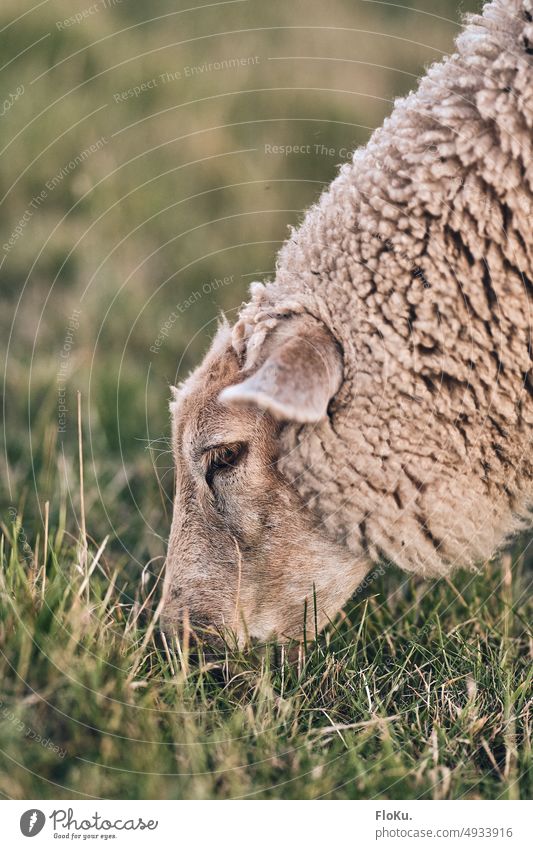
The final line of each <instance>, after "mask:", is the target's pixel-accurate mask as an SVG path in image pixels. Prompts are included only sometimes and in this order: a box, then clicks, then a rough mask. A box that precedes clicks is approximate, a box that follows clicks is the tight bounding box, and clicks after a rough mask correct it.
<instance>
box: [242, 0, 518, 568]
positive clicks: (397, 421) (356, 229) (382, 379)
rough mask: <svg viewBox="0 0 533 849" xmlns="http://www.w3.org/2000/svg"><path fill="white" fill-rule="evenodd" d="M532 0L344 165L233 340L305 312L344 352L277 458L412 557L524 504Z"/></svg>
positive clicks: (333, 515) (434, 562)
mask: <svg viewBox="0 0 533 849" xmlns="http://www.w3.org/2000/svg"><path fill="white" fill-rule="evenodd" d="M532 11H533V2H532V0H500V2H499V1H498V0H495V2H493V3H491V4H490V5H488V6H486V7H485V9H484V12H483V15H482V16H477V17H475V18H473V19H472V20H471V21H470V23H469V25H468V27H467V28H466V30H465V31H464V32H463V33H462V35H461V36H460V38H459V39H458V42H457V53H455V54H454V55H453V56H451V57H450V58H448V59H447V60H445V61H444V62H442V63H440V64H438V65H436V66H434V67H432V68H431V69H430V71H429V72H428V74H427V76H426V77H425V78H424V79H423V80H422V82H421V84H420V86H419V89H418V91H416V92H415V93H412V94H410V95H409V96H408V97H406V98H404V99H402V100H400V101H398V102H397V103H396V105H395V108H394V111H393V113H392V115H391V117H390V118H389V119H388V120H387V121H386V122H385V124H384V126H383V127H382V128H381V129H379V130H378V131H377V132H376V133H375V134H374V135H373V137H372V139H371V140H370V142H369V144H368V145H367V146H366V148H364V149H363V150H361V151H357V152H356V153H355V155H354V159H353V163H350V164H348V165H345V166H343V167H342V169H341V171H340V173H339V176H338V177H337V179H336V180H335V181H334V182H333V183H332V185H331V186H330V187H329V189H328V190H327V191H326V192H325V193H324V194H323V195H322V197H321V198H320V200H319V202H318V204H317V205H316V206H314V207H313V208H312V209H311V210H310V211H309V212H308V213H307V216H306V218H305V220H304V222H303V224H302V226H301V227H300V228H299V229H298V230H297V231H295V232H294V233H293V235H292V237H291V238H290V240H289V241H288V242H287V243H286V245H285V246H284V248H283V249H282V251H281V253H280V256H279V261H278V267H277V273H276V278H275V280H274V281H273V282H271V283H268V284H266V285H262V284H255V288H254V290H253V295H252V299H251V301H250V303H249V304H248V305H247V306H245V307H244V309H243V311H242V312H241V317H240V321H239V322H238V324H237V326H236V329H235V336H234V340H235V345H236V347H237V348H240V350H241V351H242V350H243V347H244V346H243V344H242V343H243V342H245V343H246V357H247V364H248V365H252V364H253V361H254V357H255V356H256V353H257V352H259V351H260V349H261V344H262V342H263V340H264V338H265V335H266V334H268V332H269V330H270V329H271V328H272V327H273V326H274V325H275V324H276V323H277V322H279V321H283V320H284V318H285V317H286V316H288V315H293V314H295V313H296V314H297V313H302V312H304V313H305V312H306V313H309V314H311V315H313V316H315V317H316V318H318V319H320V320H321V321H323V322H324V323H325V324H326V326H327V327H328V328H329V329H330V330H331V332H332V334H333V335H334V336H335V338H336V339H337V340H338V341H339V342H340V344H341V346H342V349H343V353H344V380H343V384H342V387H341V390H340V392H339V393H338V395H337V396H336V397H335V399H334V401H333V403H332V405H331V409H330V415H329V417H328V418H327V419H325V420H324V421H323V422H321V423H319V424H318V425H304V426H302V428H300V429H296V428H294V427H293V428H288V429H287V433H286V436H285V444H284V446H283V449H284V450H283V454H282V458H281V460H280V466H281V469H282V471H283V472H284V474H285V475H286V476H287V477H288V478H289V480H290V481H291V482H292V483H293V485H294V487H295V488H296V489H297V490H298V492H299V493H300V494H301V495H302V496H303V497H304V498H305V500H306V501H307V503H308V504H309V506H310V507H311V509H312V510H313V511H314V512H315V514H316V515H317V516H318V517H319V518H320V520H321V521H323V522H324V524H325V526H326V528H327V529H328V530H329V531H330V533H331V534H332V536H334V537H335V538H336V539H342V541H343V542H345V543H346V544H347V545H348V547H349V548H350V549H351V550H352V551H353V552H354V553H356V554H361V553H364V552H368V554H369V556H370V557H371V558H372V559H375V558H377V557H380V556H383V555H384V556H386V557H387V558H390V559H392V560H394V561H395V562H396V563H397V564H398V565H400V566H401V567H402V568H404V569H406V570H409V571H417V572H419V573H421V574H426V575H429V574H433V575H437V574H446V573H448V572H449V571H450V570H451V568H452V567H453V566H454V565H469V564H475V563H476V562H478V561H480V560H483V559H486V558H488V557H490V556H491V555H492V554H493V553H494V551H495V549H496V548H497V547H498V546H500V545H501V544H502V542H503V541H504V540H505V538H506V536H507V535H508V534H509V533H510V532H512V531H514V530H516V529H517V528H518V527H520V526H524V525H525V524H527V523H528V522H530V520H531V513H530V512H529V509H528V508H530V506H531V496H532V491H533V484H532V481H533V462H532V459H533V458H532V455H531V447H532V423H533V403H532V402H533V381H532V378H531V371H530V369H531V350H532V344H531V326H532V317H533V310H532V307H533V283H532V280H533V256H532V250H531V243H530V229H531V221H532V215H533V192H532V186H533V156H532V127H533V69H532V64H533V56H532V53H533V23H532V22H531V20H532V15H531V13H532Z"/></svg>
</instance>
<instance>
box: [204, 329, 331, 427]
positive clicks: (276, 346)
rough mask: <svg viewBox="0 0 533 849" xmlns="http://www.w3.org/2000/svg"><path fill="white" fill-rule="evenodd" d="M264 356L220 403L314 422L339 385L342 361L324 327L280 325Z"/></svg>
mask: <svg viewBox="0 0 533 849" xmlns="http://www.w3.org/2000/svg"><path fill="white" fill-rule="evenodd" d="M265 348H266V349H267V353H266V357H264V358H263V362H262V364H261V365H260V366H259V368H258V369H257V370H256V371H255V372H254V373H253V374H251V375H250V376H249V377H247V378H246V379H245V380H243V381H242V383H237V384H235V385H234V386H228V387H227V388H226V389H224V390H223V391H222V392H221V393H220V396H219V398H220V400H221V401H222V402H223V403H224V404H239V405H243V404H253V405H255V406H256V407H259V408H260V409H263V410H268V411H269V412H270V413H271V414H272V415H273V416H275V418H277V419H280V420H281V421H293V422H302V423H305V422H318V421H319V420H320V419H322V418H323V417H324V416H325V415H326V412H327V408H328V404H329V402H330V400H331V398H332V397H333V395H335V393H336V392H337V390H338V388H339V386H340V384H341V380H342V357H341V353H340V350H339V347H338V345H337V344H336V342H335V340H334V339H333V337H332V336H331V334H330V333H329V331H327V330H326V328H325V327H324V325H322V324H319V323H318V322H316V321H313V322H312V323H311V322H305V321H304V322H303V323H302V322H300V323H299V324H296V326H294V325H291V322H286V323H282V325H281V327H278V328H277V329H276V331H275V332H274V333H273V334H272V335H271V338H270V339H267V340H266V342H265Z"/></svg>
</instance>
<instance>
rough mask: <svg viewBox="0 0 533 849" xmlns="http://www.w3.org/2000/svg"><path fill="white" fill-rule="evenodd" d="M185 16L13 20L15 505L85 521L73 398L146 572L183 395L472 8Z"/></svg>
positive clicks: (100, 483) (104, 504)
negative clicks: (220, 337)
mask: <svg viewBox="0 0 533 849" xmlns="http://www.w3.org/2000/svg"><path fill="white" fill-rule="evenodd" d="M189 5H190V4H188V3H183V2H179V3H171V2H169V0H155V2H151V3H145V2H141V0H121V2H118V0H98V2H95V3H92V4H91V3H90V2H88V0H82V2H70V0H69V2H66V0H65V2H63V0H61V1H60V0H48V2H46V0H45V2H41V3H39V4H37V5H35V7H34V8H32V6H31V4H29V3H28V4H26V3H20V2H16V0H3V2H2V5H1V9H0V30H1V32H0V39H1V41H0V49H1V54H0V56H1V58H0V68H1V78H2V92H3V105H2V107H1V110H0V111H1V112H2V115H1V121H2V124H1V126H2V133H1V162H2V168H1V172H0V180H1V186H0V195H1V204H2V216H1V226H2V237H1V239H0V246H1V248H0V261H1V263H2V264H1V267H0V278H1V298H2V304H1V310H0V321H1V332H2V336H1V338H2V343H3V344H2V351H3V363H2V366H3V374H4V399H5V401H4V437H5V446H6V447H5V452H2V455H1V458H0V464H1V466H0V475H1V480H2V490H3V502H4V503H3V504H2V511H3V512H2V515H4V511H5V509H7V508H8V507H9V506H10V505H11V506H12V507H14V508H15V509H17V510H22V509H24V529H25V533H26V534H27V535H28V537H32V535H33V534H35V532H36V531H38V530H39V528H41V526H42V509H43V505H44V503H45V501H47V500H49V501H50V515H51V524H52V525H54V526H59V527H65V525H66V526H67V528H68V527H70V530H71V531H72V532H75V531H76V517H77V516H78V513H79V499H78V495H77V493H78V485H77V433H76V403H77V401H76V398H77V396H76V393H77V390H80V391H81V393H82V409H83V426H84V452H85V464H86V468H85V478H86V480H85V488H86V511H87V529H88V532H89V533H90V534H91V535H92V536H93V537H94V538H95V539H97V540H101V539H102V538H103V537H104V535H106V534H110V535H111V538H110V543H109V547H108V551H111V552H113V553H114V555H115V557H116V558H117V561H118V562H122V564H123V565H126V564H128V568H131V569H135V565H134V564H138V566H139V567H140V566H141V565H143V564H145V563H146V562H147V560H148V559H150V558H156V557H161V556H162V555H163V553H164V543H165V539H166V536H167V534H168V530H169V523H170V500H171V493H172V469H171V459H170V455H169V453H168V445H167V443H166V442H165V437H168V433H169V427H168V411H167V400H168V396H169V390H168V386H169V384H171V383H174V382H175V381H176V380H179V379H180V378H182V377H183V376H184V375H186V374H187V372H188V370H189V369H190V368H191V367H192V366H193V365H194V364H195V363H197V362H198V360H199V358H200V357H201V355H202V352H203V351H204V350H205V348H206V346H207V345H208V343H209V338H210V337H211V336H212V334H213V332H214V328H215V323H216V317H217V314H218V312H219V311H220V310H221V309H223V310H225V311H226V312H227V314H228V315H229V317H230V318H231V317H233V316H234V315H235V312H236V310H237V309H238V307H239V305H240V304H241V302H242V300H243V299H244V298H245V297H246V291H247V286H248V284H249V282H250V281H251V280H253V279H254V278H260V277H262V276H265V275H268V274H270V273H271V272H272V271H273V269H274V267H275V257H276V253H277V251H278V249H279V247H280V245H281V243H282V242H283V240H284V239H285V238H286V237H287V234H288V228H289V226H291V225H295V224H297V223H298V221H299V220H300V219H301V217H302V215H303V212H304V210H305V209H306V207H308V205H309V204H311V203H312V202H313V201H314V200H315V199H316V198H317V196H318V195H319V193H320V191H321V189H322V187H323V186H324V185H325V184H327V183H328V182H329V181H330V180H331V179H332V178H333V177H334V176H335V174H336V171H337V168H338V166H339V165H340V164H341V163H342V162H343V161H345V160H346V158H347V156H348V155H349V151H350V150H352V149H353V148H355V147H357V146H358V145H361V144H364V143H365V141H366V140H367V139H368V137H369V135H370V133H371V131H372V129H373V128H374V127H376V126H378V125H379V124H380V123H381V122H382V120H383V118H384V116H385V115H387V114H388V113H389V112H390V110H391V106H392V102H393V100H394V98H395V97H397V96H399V95H402V94H404V93H406V92H407V91H409V90H410V89H411V88H412V87H413V86H414V85H415V83H416V78H417V76H418V75H420V73H422V72H423V71H424V68H425V67H427V66H428V65H429V64H430V63H432V62H433V61H436V60H438V59H439V58H440V57H441V56H442V54H443V52H447V51H449V50H450V49H451V48H452V46H453V38H454V36H455V34H456V33H457V31H458V29H459V23H458V21H459V20H460V18H461V14H462V13H464V12H465V11H469V10H472V9H475V8H476V7H477V6H478V5H479V4H477V3H474V2H471V0H468V3H466V4H462V5H461V8H459V7H458V6H457V3H456V2H454V0H439V2H437V0H435V2H433V1H432V0H431V1H430V0H427V1H426V2H416V3H414V4H411V5H410V6H407V5H405V6H404V5H401V4H399V3H392V2H391V3H388V2H387V3H386V2H366V0H365V1H364V2H363V0H329V2H323V0H306V2H296V1H293V2H271V3H265V2H261V0H228V2H218V3H208V4H204V5H202V4H195V5H194V6H193V7H192V8H188V6H189ZM288 146H289V147H290V148H294V147H295V146H298V148H299V149H298V150H297V151H294V150H292V152H288V151H287V147H288ZM61 405H62V407H63V408H66V410H65V409H60V407H61ZM61 414H63V415H62V416H61ZM65 517H66V518H65ZM131 574H134V572H132V573H131Z"/></svg>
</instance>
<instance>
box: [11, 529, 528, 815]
mask: <svg viewBox="0 0 533 849" xmlns="http://www.w3.org/2000/svg"><path fill="white" fill-rule="evenodd" d="M48 540H49V548H48V554H47V557H46V569H45V568H44V559H45V558H44V555H43V553H42V552H43V549H42V545H41V546H40V551H41V554H40V556H39V554H38V550H37V549H38V548H39V546H38V545H37V544H36V545H35V546H34V547H33V551H30V547H29V546H30V544H29V542H28V541H27V538H26V536H25V532H24V530H23V523H22V521H21V518H20V517H18V516H17V517H16V519H15V521H14V523H13V524H12V525H11V527H9V528H8V527H5V528H4V535H3V538H2V547H1V557H2V570H1V585H0V623H1V624H0V649H1V659H0V676H1V680H2V682H3V686H2V696H1V701H2V704H1V706H0V750H1V751H2V755H1V760H0V792H1V793H2V794H3V795H5V796H7V797H15V798H72V797H74V798H77V797H79V798H86V797H92V796H95V797H107V798H109V797H110V798H180V799H184V798H185V799H189V798H241V797H252V798H262V799H270V798H284V799H311V798H317V797H318V798H335V799H344V798H383V799H400V798H422V799H424V798H436V799H443V798H455V799H457V798H468V799H471V798H485V799H486V798H492V799H497V798H512V799H516V798H529V797H530V796H531V791H532V786H531V785H532V778H533V772H532V763H531V702H532V699H531V693H532V690H531V678H532V674H533V666H532V664H531V648H532V638H531V632H530V631H529V630H528V624H527V623H528V622H530V621H531V603H530V602H528V600H527V593H526V590H527V582H528V575H527V572H526V570H525V567H524V560H523V558H522V557H518V558H517V559H516V560H515V561H514V562H512V558H511V556H510V555H505V556H504V557H503V558H502V559H501V561H498V562H493V563H491V564H489V565H488V566H487V568H486V570H485V571H484V572H483V573H482V574H479V575H472V574H468V573H463V574H459V575H458V576H457V577H456V579H455V580H454V582H453V583H452V582H451V581H448V582H446V581H439V582H433V583H424V582H419V581H417V580H414V579H412V578H408V579H406V577H405V576H403V575H400V574H399V573H398V572H396V571H395V570H393V569H390V570H388V571H387V573H386V574H385V575H380V574H376V580H375V581H371V582H369V584H368V585H367V588H366V590H365V591H364V592H363V593H360V594H359V595H356V597H355V598H354V599H353V601H352V603H351V604H350V605H349V606H348V608H347V609H346V611H345V613H344V614H343V615H342V616H341V617H340V619H339V621H338V622H337V623H335V624H332V625H331V626H330V627H329V628H328V629H327V631H326V633H325V634H323V635H321V636H320V637H319V639H318V641H316V642H315V641H312V642H309V643H308V645H307V646H306V647H301V649H300V652H299V657H297V658H292V659H291V660H289V659H288V656H287V653H286V652H285V651H284V650H283V651H282V650H281V649H280V648H279V647H274V646H272V647H269V648H268V650H266V651H263V652H261V653H257V652H256V653H242V652H240V651H238V650H235V649H233V650H232V649H230V648H228V649H227V650H226V652H225V653H224V654H221V655H220V656H219V657H215V658H213V657H212V656H211V657H210V658H209V659H208V658H206V656H205V653H204V651H203V649H199V650H198V651H196V652H195V653H194V654H192V653H190V652H189V651H188V650H187V648H186V647H185V646H181V645H180V644H179V643H178V642H170V643H169V642H168V641H166V640H165V639H164V638H162V637H161V636H160V635H159V633H158V631H157V627H155V626H156V620H157V598H158V587H157V583H158V575H157V570H155V571H154V572H153V573H152V572H150V571H149V570H145V571H144V579H142V580H140V581H138V582H136V584H135V589H134V591H133V590H132V588H131V582H130V580H129V575H128V574H127V572H126V571H125V570H121V569H120V568H114V566H113V561H112V559H108V558H107V556H106V551H105V548H104V546H103V545H100V546H97V545H96V544H89V547H88V552H87V555H88V557H87V568H86V569H83V570H82V569H80V567H79V559H80V557H79V555H80V550H81V549H80V546H79V545H78V544H77V543H76V540H73V539H71V538H70V537H69V535H68V534H67V533H66V532H65V529H64V528H61V527H60V528H54V529H49V530H48ZM34 555H35V556H34ZM380 571H381V570H380ZM45 574H46V580H45ZM88 576H90V577H88ZM130 594H131V595H130ZM37 735H40V737H41V738H42V739H41V740H39V738H38V737H37ZM54 747H55V749H54Z"/></svg>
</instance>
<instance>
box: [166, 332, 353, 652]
mask: <svg viewBox="0 0 533 849" xmlns="http://www.w3.org/2000/svg"><path fill="white" fill-rule="evenodd" d="M322 333H323V331H322ZM284 341H285V342H287V337H285V340H284ZM322 342H323V339H322V338H321V337H320V338H316V339H314V341H313V343H312V346H311V347H312V350H311V349H310V350H309V351H307V352H306V356H305V358H304V359H305V362H306V363H307V365H310V366H311V369H312V370H313V372H314V378H317V374H316V373H315V372H316V371H317V367H320V372H321V378H320V379H321V381H322V390H321V391H320V390H318V389H316V388H315V390H314V391H313V392H311V393H309V392H308V391H307V390H304V389H303V384H304V383H305V381H306V375H305V367H300V366H299V365H298V363H296V362H294V359H292V360H291V358H292V357H293V354H294V352H292V353H291V350H289V351H287V350H286V345H285V346H282V348H283V347H285V353H284V355H283V356H284V357H285V362H282V361H280V358H279V357H278V358H277V362H276V363H275V365H273V363H272V357H270V358H269V359H268V361H264V362H263V367H262V368H260V369H258V370H255V371H254V372H253V373H252V374H251V375H250V374H249V373H245V374H244V375H243V371H242V368H241V363H240V362H239V359H238V357H237V355H236V353H235V351H234V350H233V348H232V346H231V340H230V332H229V328H227V327H223V328H222V329H221V330H220V331H219V333H218V335H217V338H216V339H215V342H214V343H213V346H212V348H211V351H210V352H209V354H208V355H207V357H206V359H205V360H204V363H203V364H202V365H201V366H200V367H199V368H198V369H197V371H196V372H194V373H193V374H192V375H191V377H189V379H188V380H187V381H186V383H185V384H184V385H183V386H182V387H181V388H180V389H177V390H175V398H174V401H173V402H172V404H171V413H172V425H173V451H174V459H175V466H176V494H175V503H174V515H173V522H172V530H171V537H170V542H169V549H168V557H167V572H166V579H165V588H164V609H163V617H162V620H163V627H165V628H167V629H172V628H175V627H179V626H180V623H183V622H184V621H185V620H187V621H188V622H189V623H190V625H191V627H192V628H193V629H194V630H198V631H200V630H203V629H206V630H208V631H209V630H211V629H216V630H220V629H222V630H224V629H228V630H229V631H231V632H233V633H234V634H236V635H237V637H238V639H239V641H240V642H241V643H243V642H245V641H246V637H248V636H249V637H251V638H256V639H259V640H265V639H268V638H270V637H277V638H284V637H298V636H299V635H300V634H301V633H302V628H303V625H304V609H305V608H306V602H307V623H306V626H307V631H308V632H311V633H312V631H313V630H314V626H315V610H314V603H315V599H316V607H317V611H316V615H317V616H318V626H319V628H320V627H322V626H323V624H325V621H326V619H327V617H328V616H333V615H334V614H335V613H336V612H337V610H338V609H339V607H340V606H341V605H342V604H343V603H344V601H345V600H346V597H347V596H348V595H349V593H350V592H351V591H352V590H353V588H354V587H353V584H352V583H350V585H349V586H347V585H346V583H345V581H346V577H345V576H346V574H348V573H349V571H350V570H349V568H348V561H349V560H353V558H351V556H350V555H349V554H348V553H347V551H346V550H345V549H344V548H342V547H341V546H340V545H337V544H336V543H335V542H334V541H332V540H331V539H329V538H328V537H327V535H326V534H325V533H324V531H323V528H322V527H321V525H320V523H319V522H318V521H317V519H316V518H314V517H313V516H312V515H311V513H310V512H309V511H308V510H307V509H306V507H305V505H304V503H303V501H302V499H301V498H300V496H299V495H298V493H297V492H296V491H295V490H294V489H293V488H292V487H291V486H290V485H289V484H288V482H287V481H286V480H285V479H284V478H283V476H282V475H281V474H280V472H279V470H278V467H277V459H278V456H279V451H280V434H281V432H282V429H283V428H284V427H291V426H294V424H293V422H294V419H295V416H296V414H297V412H298V411H297V410H296V409H295V405H296V407H298V410H299V421H300V422H301V421H302V420H304V421H305V420H310V419H312V418H316V416H317V415H318V416H321V415H323V414H325V411H326V407H327V402H328V400H329V398H330V397H331V395H332V394H333V393H334V391H335V386H338V383H339V381H340V357H339V354H338V351H337V350H336V349H335V347H334V345H333V343H332V340H329V339H328V340H327V346H326V347H324V346H323V345H322V347H321V343H322ZM295 343H297V346H298V347H299V349H301V348H302V346H303V347H305V343H304V341H303V340H301V339H297V338H296V337H295V335H294V333H291V335H290V341H289V348H290V347H291V346H292V347H294V344H295ZM328 346H329V349H328ZM273 347H274V349H276V350H279V348H280V346H279V340H278V341H277V342H276V340H274V342H273ZM271 348H272V345H271ZM317 352H318V353H317ZM287 357H288V359H287ZM313 358H315V361H314V362H313ZM317 358H318V359H317ZM282 359H283V357H282ZM287 369H290V371H291V374H292V375H293V376H294V374H296V377H297V378H298V386H295V385H293V386H292V389H291V391H290V392H289V393H288V394H285V393H284V391H283V388H281V389H280V387H279V386H277V387H274V386H273V385H272V377H273V376H275V377H277V378H281V379H283V381H284V386H285V384H286V381H285V378H286V377H287ZM265 370H266V372H267V374H266V377H267V382H266V383H265ZM268 372H270V375H269V374H268ZM243 376H244V377H245V379H244V380H243ZM268 381H270V383H268ZM302 392H304V394H306V395H307V396H308V397H307V403H306V404H304V403H303V396H302V397H300V395H301V393H302ZM268 399H270V403H269V402H268ZM300 426H301V425H300ZM343 576H344V582H343V580H342V579H343Z"/></svg>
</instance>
